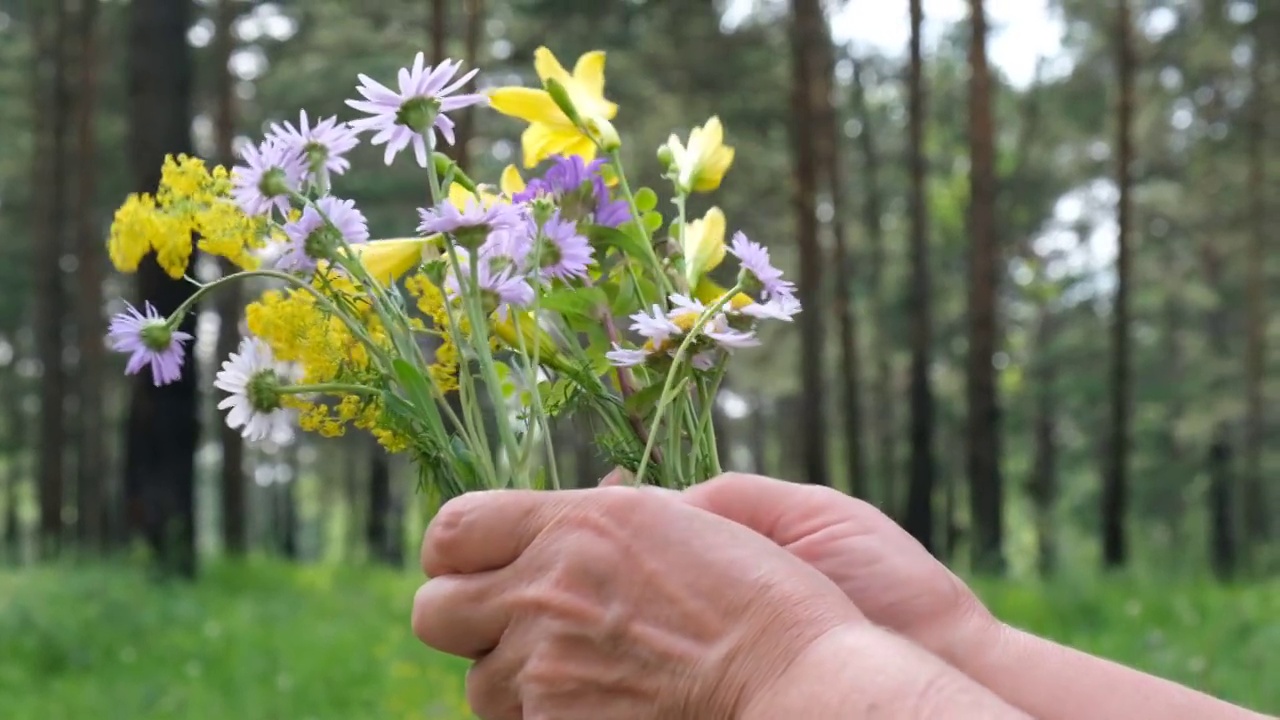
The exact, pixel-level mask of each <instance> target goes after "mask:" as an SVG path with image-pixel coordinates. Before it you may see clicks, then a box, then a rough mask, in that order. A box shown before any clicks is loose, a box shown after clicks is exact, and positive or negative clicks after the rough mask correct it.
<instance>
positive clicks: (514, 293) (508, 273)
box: [444, 248, 534, 315]
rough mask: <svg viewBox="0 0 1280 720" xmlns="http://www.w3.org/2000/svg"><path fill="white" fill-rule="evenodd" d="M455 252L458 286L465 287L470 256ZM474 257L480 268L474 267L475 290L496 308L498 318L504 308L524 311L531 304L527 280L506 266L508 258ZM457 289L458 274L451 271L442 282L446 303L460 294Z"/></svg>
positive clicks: (469, 274) (508, 265) (512, 268)
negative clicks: (523, 308) (459, 275)
mask: <svg viewBox="0 0 1280 720" xmlns="http://www.w3.org/2000/svg"><path fill="white" fill-rule="evenodd" d="M456 252H457V254H458V265H459V268H458V270H459V272H460V273H461V275H462V278H463V281H462V283H463V284H465V285H469V284H470V282H471V256H470V255H469V254H468V253H467V251H466V250H464V249H462V248H458V249H457V250H456ZM478 257H479V263H480V264H479V265H478V266H477V267H476V286H477V287H478V288H479V290H480V294H481V295H482V296H484V297H485V299H486V300H487V301H489V302H490V303H491V306H496V308H497V310H498V312H499V314H500V315H505V310H506V307H507V306H511V307H525V306H527V305H532V304H533V299H534V291H533V286H532V285H530V284H529V280H528V278H526V277H525V276H524V274H523V273H521V272H519V270H518V268H517V267H515V265H514V264H513V263H512V262H510V258H507V257H506V256H486V255H479V256H478ZM460 287H461V286H460V284H459V282H458V274H457V273H454V272H453V270H452V268H451V269H450V271H449V274H448V276H446V277H445V280H444V292H445V297H447V298H449V300H455V299H457V298H458V296H459V293H460V292H461V290H460Z"/></svg>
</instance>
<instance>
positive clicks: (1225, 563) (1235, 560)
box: [1208, 427, 1240, 580]
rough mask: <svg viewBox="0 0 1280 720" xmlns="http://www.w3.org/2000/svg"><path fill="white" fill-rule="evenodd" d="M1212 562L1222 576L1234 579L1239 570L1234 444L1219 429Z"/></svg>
mask: <svg viewBox="0 0 1280 720" xmlns="http://www.w3.org/2000/svg"><path fill="white" fill-rule="evenodd" d="M1208 474H1209V562H1210V565H1211V566H1212V567H1213V573H1214V575H1216V576H1217V577H1218V579H1220V580H1231V579H1233V578H1234V577H1235V576H1236V573H1237V572H1238V570H1239V564H1240V563H1239V544H1238V540H1237V537H1236V522H1235V515H1236V513H1235V499H1234V497H1233V495H1234V493H1233V492H1232V486H1233V485H1234V483H1233V482H1232V479H1231V444H1230V441H1229V440H1228V439H1227V436H1226V432H1225V431H1224V430H1223V429H1222V428H1221V427H1220V428H1219V429H1218V430H1215V434H1214V438H1213V441H1212V443H1210V445H1209V459H1208Z"/></svg>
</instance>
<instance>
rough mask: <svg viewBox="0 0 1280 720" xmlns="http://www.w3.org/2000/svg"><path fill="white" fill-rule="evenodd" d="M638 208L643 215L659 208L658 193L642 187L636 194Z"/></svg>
mask: <svg viewBox="0 0 1280 720" xmlns="http://www.w3.org/2000/svg"><path fill="white" fill-rule="evenodd" d="M636 207H637V208H638V209H639V210H640V212H641V213H647V212H649V211H650V210H652V209H654V208H656V207H658V193H656V192H654V191H653V190H651V189H649V188H647V187H642V188H640V190H639V191H638V192H636Z"/></svg>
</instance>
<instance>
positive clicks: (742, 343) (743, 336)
mask: <svg viewBox="0 0 1280 720" xmlns="http://www.w3.org/2000/svg"><path fill="white" fill-rule="evenodd" d="M702 334H703V335H706V336H707V337H709V338H711V340H712V341H714V342H715V344H716V345H719V346H720V347H722V348H724V349H725V350H740V349H742V348H749V347H756V346H757V345H759V344H760V339H759V338H757V337H756V335H755V333H752V332H745V331H742V330H734V329H733V328H731V327H729V318H728V317H726V316H725V315H724V314H723V313H722V314H720V315H716V316H715V317H713V318H711V319H710V320H708V321H707V324H706V325H703V326H702Z"/></svg>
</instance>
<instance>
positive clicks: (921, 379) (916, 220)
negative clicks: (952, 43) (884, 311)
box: [903, 0, 937, 552]
mask: <svg viewBox="0 0 1280 720" xmlns="http://www.w3.org/2000/svg"><path fill="white" fill-rule="evenodd" d="M923 23H924V10H923V8H922V2H921V0H911V67H910V71H909V75H908V81H907V85H908V86H907V95H908V97H909V101H908V105H909V110H908V112H909V115H910V120H909V124H910V130H909V134H910V140H909V141H908V149H907V153H908V160H907V164H908V166H909V167H910V173H911V194H910V207H911V210H910V213H911V289H910V313H911V454H910V457H911V461H910V467H909V472H908V478H909V482H908V486H907V505H906V508H905V510H906V512H905V513H904V515H903V527H904V528H905V529H906V530H907V532H909V533H911V534H912V536H914V537H915V539H916V540H918V541H920V544H921V545H924V547H925V549H927V550H928V551H929V552H936V550H937V547H936V545H935V543H934V517H933V515H934V513H933V491H934V483H935V474H936V467H935V463H934V454H933V453H934V445H933V443H934V439H933V436H934V403H933V386H932V381H931V380H930V378H929V365H930V359H931V357H932V353H933V308H932V302H933V298H932V292H931V284H932V281H931V278H930V272H929V236H928V232H929V231H928V225H927V218H928V214H929V209H928V200H927V199H926V195H925V186H926V182H927V178H926V172H927V170H926V167H925V128H924V124H925V118H926V110H925V97H924V58H923V55H922V52H921V42H922V38H921V32H922V26H923Z"/></svg>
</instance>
